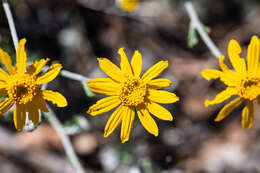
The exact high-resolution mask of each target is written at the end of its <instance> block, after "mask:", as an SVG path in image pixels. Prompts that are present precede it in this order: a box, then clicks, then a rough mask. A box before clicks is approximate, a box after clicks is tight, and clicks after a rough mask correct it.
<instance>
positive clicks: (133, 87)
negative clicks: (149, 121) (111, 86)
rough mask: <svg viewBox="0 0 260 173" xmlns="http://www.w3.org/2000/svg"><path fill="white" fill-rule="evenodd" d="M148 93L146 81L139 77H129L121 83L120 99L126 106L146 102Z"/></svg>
mask: <svg viewBox="0 0 260 173" xmlns="http://www.w3.org/2000/svg"><path fill="white" fill-rule="evenodd" d="M146 93H147V86H146V83H145V82H144V81H142V80H140V79H137V78H130V77H129V78H128V79H127V80H125V81H123V82H122V84H121V91H120V95H119V99H120V100H121V102H122V104H123V105H125V106H137V105H139V104H141V103H143V102H144V99H145V96H146Z"/></svg>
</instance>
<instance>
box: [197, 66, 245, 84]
mask: <svg viewBox="0 0 260 173" xmlns="http://www.w3.org/2000/svg"><path fill="white" fill-rule="evenodd" d="M201 75H202V76H203V77H204V78H205V79H206V80H211V79H217V78H220V80H221V81H222V82H224V83H225V84H226V85H229V86H237V85H238V84H239V83H240V81H241V79H240V78H241V77H242V76H241V75H239V74H237V73H236V72H232V71H230V72H225V73H224V72H221V71H219V70H214V69H205V70H203V71H202V72H201Z"/></svg>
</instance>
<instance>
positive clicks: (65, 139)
mask: <svg viewBox="0 0 260 173" xmlns="http://www.w3.org/2000/svg"><path fill="white" fill-rule="evenodd" d="M2 4H3V8H4V11H5V14H6V17H7V20H8V24H9V28H10V31H11V35H12V39H13V43H14V46H15V49H16V50H17V47H18V36H17V32H16V29H15V25H14V22H13V16H12V13H11V10H10V6H9V4H8V2H7V0H2ZM61 73H63V75H64V76H65V77H69V78H71V79H74V78H72V76H74V77H75V78H77V79H79V78H80V79H81V81H82V80H84V81H86V82H87V81H88V80H89V79H88V78H86V77H83V76H81V75H78V74H75V73H71V72H68V71H65V72H61ZM77 79H76V80H77ZM45 87H46V86H45ZM48 110H49V113H48V120H49V122H50V124H51V125H52V126H53V128H54V129H55V130H56V131H57V133H58V135H59V136H60V138H61V141H62V144H63V146H64V149H65V152H66V155H67V157H68V158H69V160H70V163H71V164H72V166H73V167H74V168H75V170H76V172H77V173H85V171H84V169H83V167H82V166H81V164H80V162H79V159H78V157H77V156H76V154H75V152H74V149H73V147H72V144H71V142H70V140H69V138H68V136H67V135H66V133H65V131H64V129H63V127H62V124H61V123H60V121H59V120H58V119H57V118H56V115H55V113H54V112H53V111H52V109H51V108H50V107H48Z"/></svg>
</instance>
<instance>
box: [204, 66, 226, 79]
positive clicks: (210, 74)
mask: <svg viewBox="0 0 260 173" xmlns="http://www.w3.org/2000/svg"><path fill="white" fill-rule="evenodd" d="M201 75H202V76H203V77H204V78H205V79H206V80H211V79H217V78H220V76H221V75H222V72H221V71H219V70H214V69H205V70H203V71H202V72H201Z"/></svg>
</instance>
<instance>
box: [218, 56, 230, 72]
mask: <svg viewBox="0 0 260 173" xmlns="http://www.w3.org/2000/svg"><path fill="white" fill-rule="evenodd" d="M219 66H220V68H221V70H222V71H223V72H230V71H231V69H230V68H229V67H228V66H227V65H226V63H225V57H224V56H220V57H219Z"/></svg>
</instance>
